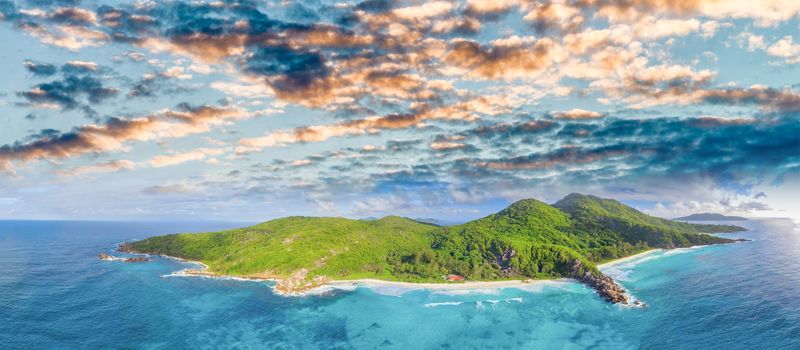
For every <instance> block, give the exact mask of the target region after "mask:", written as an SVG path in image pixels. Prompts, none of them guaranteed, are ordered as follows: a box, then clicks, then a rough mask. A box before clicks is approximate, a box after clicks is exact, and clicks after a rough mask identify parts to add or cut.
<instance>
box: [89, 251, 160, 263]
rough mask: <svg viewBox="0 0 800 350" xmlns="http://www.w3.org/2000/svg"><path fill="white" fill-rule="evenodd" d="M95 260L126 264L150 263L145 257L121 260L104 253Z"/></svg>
mask: <svg viewBox="0 0 800 350" xmlns="http://www.w3.org/2000/svg"><path fill="white" fill-rule="evenodd" d="M97 258H98V259H100V260H105V261H122V262H126V263H140V262H147V261H150V259H148V258H146V257H133V258H121V257H118V256H113V255H108V254H106V253H100V254H98V255H97Z"/></svg>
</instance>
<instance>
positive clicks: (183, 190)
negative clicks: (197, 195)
mask: <svg viewBox="0 0 800 350" xmlns="http://www.w3.org/2000/svg"><path fill="white" fill-rule="evenodd" d="M194 192H198V189H197V188H196V187H194V186H190V185H187V184H171V185H155V186H150V187H147V188H145V189H143V190H142V193H144V194H152V195H160V194H187V193H194Z"/></svg>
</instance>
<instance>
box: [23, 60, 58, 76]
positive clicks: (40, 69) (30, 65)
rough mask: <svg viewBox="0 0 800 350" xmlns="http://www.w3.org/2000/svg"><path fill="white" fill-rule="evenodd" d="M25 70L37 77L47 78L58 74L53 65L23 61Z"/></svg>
mask: <svg viewBox="0 0 800 350" xmlns="http://www.w3.org/2000/svg"><path fill="white" fill-rule="evenodd" d="M25 69H27V70H28V71H29V72H31V73H33V75H35V76H37V77H49V76H51V75H53V74H56V73H57V72H58V67H56V65H54V64H48V63H36V62H33V61H31V60H26V61H25Z"/></svg>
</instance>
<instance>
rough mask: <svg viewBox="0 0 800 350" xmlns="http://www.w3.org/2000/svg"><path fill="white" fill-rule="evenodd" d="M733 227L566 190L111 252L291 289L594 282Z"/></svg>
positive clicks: (280, 223) (188, 237) (300, 221)
mask: <svg viewBox="0 0 800 350" xmlns="http://www.w3.org/2000/svg"><path fill="white" fill-rule="evenodd" d="M741 230H744V229H743V228H741V227H737V226H730V225H696V224H688V223H682V222H676V221H670V220H665V219H660V218H656V217H652V216H649V215H646V214H644V213H642V212H640V211H638V210H636V209H633V208H631V207H629V206H626V205H624V204H622V203H620V202H618V201H615V200H609V199H602V198H598V197H594V196H586V195H581V194H570V195H569V196H567V197H565V198H564V199H562V200H560V201H559V202H557V203H555V204H554V205H548V204H546V203H543V202H541V201H538V200H535V199H526V200H521V201H518V202H516V203H514V204H512V205H510V206H509V207H508V208H506V209H504V210H502V211H500V212H498V213H496V214H492V215H489V216H487V217H484V218H481V219H478V220H474V221H470V222H467V223H465V224H462V225H455V226H436V225H431V224H427V223H423V222H419V221H414V220H411V219H408V218H403V217H398V216H387V217H384V218H381V219H374V220H351V219H345V218H328V217H286V218H281V219H276V220H272V221H268V222H264V223H261V224H258V225H255V226H251V227H246V228H241V229H234V230H228V231H221V232H208V233H196V234H172V235H166V236H158V237H151V238H148V239H144V240H141V241H137V242H132V243H126V244H124V245H122V247H121V250H123V251H128V252H140V253H150V254H164V255H169V256H173V257H179V258H183V259H188V260H196V261H201V262H203V263H205V264H206V265H208V267H209V270H208V272H207V273H209V274H215V275H232V276H240V277H250V278H275V279H278V280H281V281H290V283H288V284H286V283H285V284H284V285H283V288H284V289H285V290H287V291H292V290H302V289H306V288H309V287H313V286H316V285H319V284H323V283H325V282H327V281H329V280H350V279H361V278H373V279H382V280H390V281H408V282H443V276H447V275H458V276H463V277H465V278H466V279H468V280H481V281H488V280H501V279H528V278H556V277H574V276H584V275H586V276H589V275H596V276H602V274H601V273H600V272H599V271H598V270H597V269H596V267H595V264H597V263H600V262H603V261H607V260H611V259H617V258H621V257H625V256H629V255H632V254H636V253H639V252H642V251H644V250H648V249H652V248H675V247H688V246H693V245H700V244H720V243H730V242H733V240H731V239H727V238H720V237H715V236H711V235H708V234H704V233H703V232H734V231H741ZM577 262H579V263H577ZM280 286H281V283H279V287H280Z"/></svg>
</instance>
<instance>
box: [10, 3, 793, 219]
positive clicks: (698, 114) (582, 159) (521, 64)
mask: <svg viewBox="0 0 800 350" xmlns="http://www.w3.org/2000/svg"><path fill="white" fill-rule="evenodd" d="M799 15H800V3H798V2H797V1H789V0H773V1H766V0H765V1H703V0H694V1H680V2H677V4H672V3H671V2H664V1H654V0H641V1H614V0H604V1H567V0H564V1H525V0H520V1H517V0H508V1H506V0H495V1H466V2H460V1H434V2H421V1H398V2H394V1H382V0H369V1H364V2H341V1H297V2H292V1H267V2H249V1H213V2H205V1H194V2H191V3H182V2H170V1H166V2H161V1H159V2H154V1H136V2H119V1H110V2H106V1H79V0H74V1H70V0H66V1H49V0H37V1H29V2H26V1H17V2H8V1H0V42H3V43H4V44H5V45H4V50H3V51H2V52H0V73H2V81H3V83H2V84H0V116H2V117H0V118H2V119H0V218H5V219H56V218H58V219H181V220H248V221H257V220H265V219H269V218H274V217H279V216H286V215H326V216H348V217H367V216H383V215H388V214H397V215H405V216H410V217H425V218H428V217H432V218H439V219H442V220H445V221H461V220H465V219H471V218H476V217H479V216H482V215H486V214H488V213H491V212H494V211H497V210H499V209H501V208H503V207H504V206H506V205H508V204H509V203H510V202H513V201H515V200H518V199H522V198H531V197H533V198H538V199H541V200H544V201H546V202H553V201H556V200H558V199H559V198H561V197H563V196H564V195H566V194H568V193H571V192H582V193H590V194H596V195H600V196H604V197H611V198H617V199H620V200H622V201H624V202H626V203H628V204H631V205H634V206H636V207H637V208H639V209H641V210H644V211H646V212H648V213H651V214H654V215H660V216H664V217H674V216H678V215H683V214H687V213H691V212H707V211H713V212H721V213H730V214H738V215H749V216H788V217H795V218H797V217H800V205H798V204H797V200H796V198H797V197H798V196H800V174H798V171H799V170H800V19H798V16H799Z"/></svg>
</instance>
